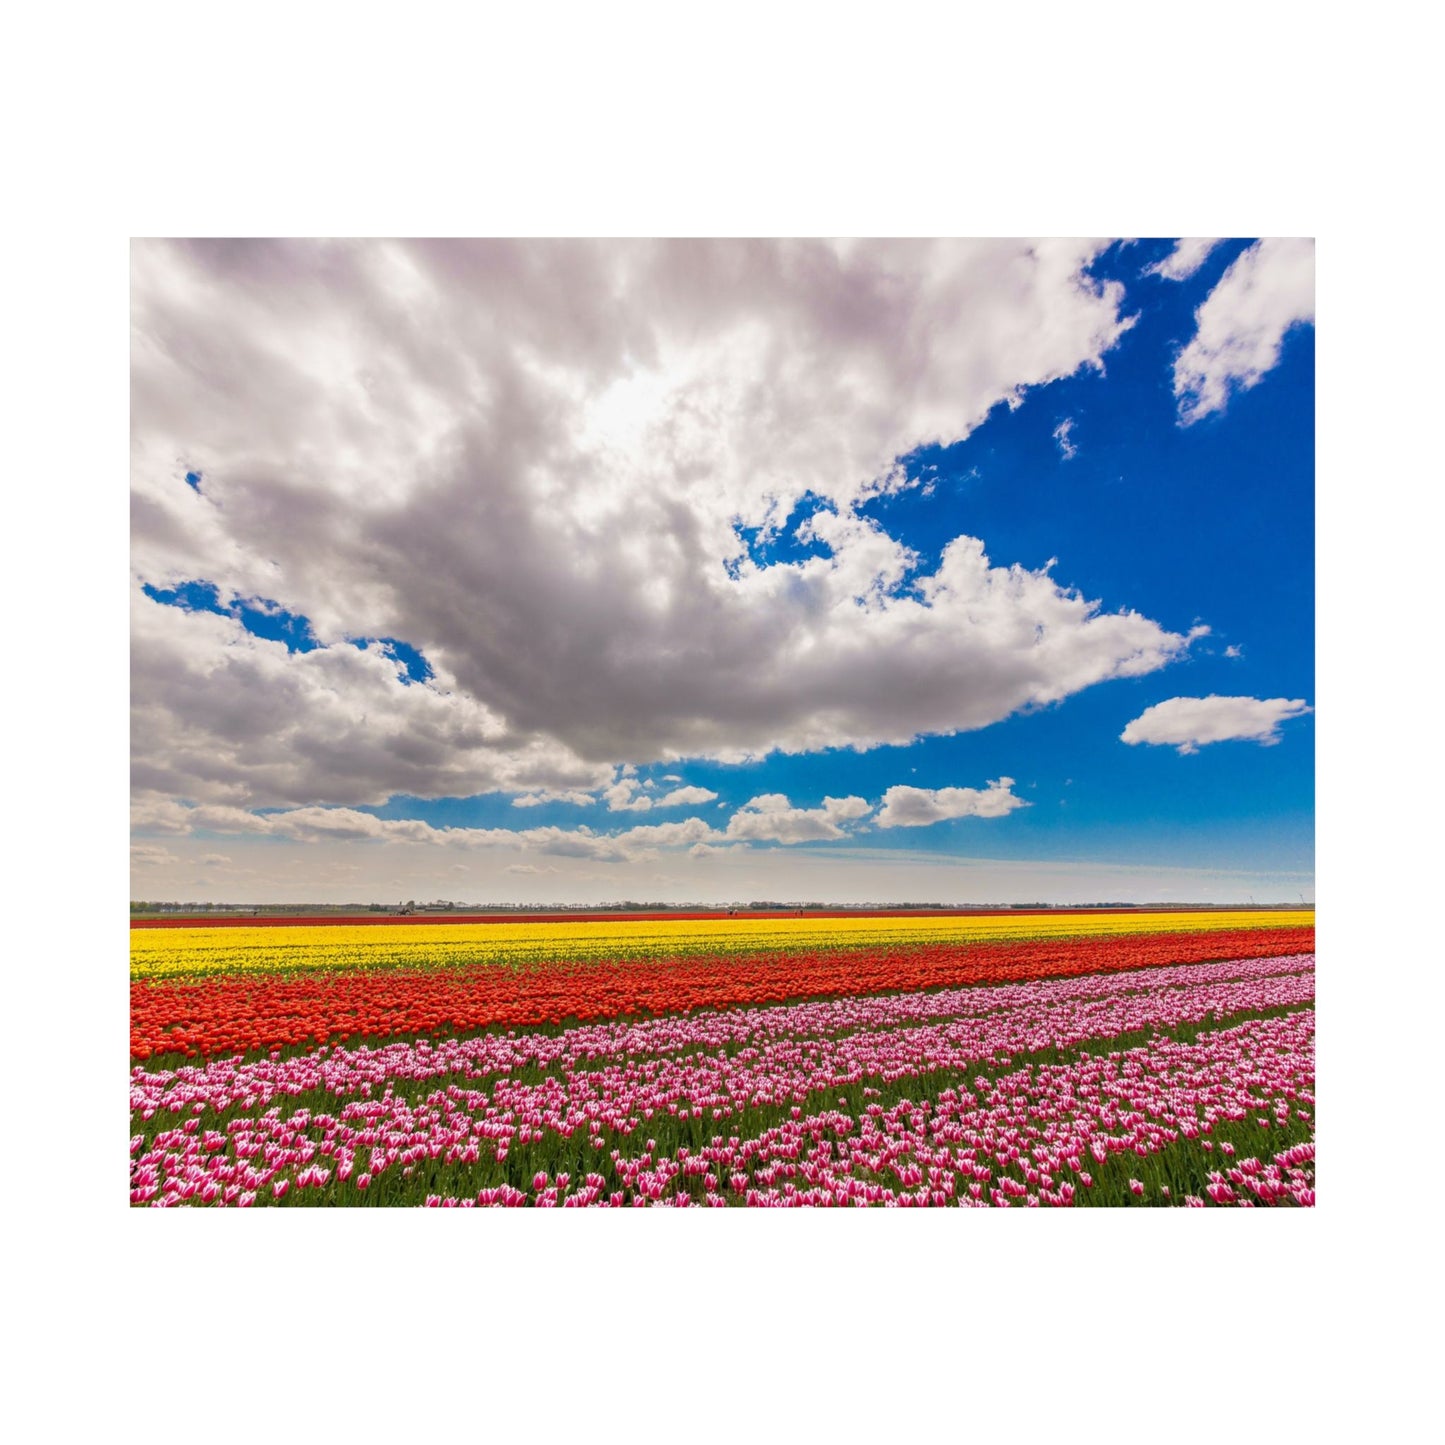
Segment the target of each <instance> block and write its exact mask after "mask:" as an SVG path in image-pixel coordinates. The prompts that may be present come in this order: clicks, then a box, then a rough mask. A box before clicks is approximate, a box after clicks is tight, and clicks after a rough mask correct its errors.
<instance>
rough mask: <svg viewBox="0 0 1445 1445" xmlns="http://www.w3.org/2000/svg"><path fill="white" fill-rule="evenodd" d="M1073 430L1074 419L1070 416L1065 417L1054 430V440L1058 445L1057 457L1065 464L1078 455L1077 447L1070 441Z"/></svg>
mask: <svg viewBox="0 0 1445 1445" xmlns="http://www.w3.org/2000/svg"><path fill="white" fill-rule="evenodd" d="M1073 430H1074V419H1073V417H1071V416H1066V417H1065V418H1064V419H1063V421H1061V422H1060V423H1059V424H1058V426H1056V427H1055V428H1054V440H1055V441H1056V442H1058V444H1059V455H1060V456H1061V457H1063V459H1064V460H1065V461H1066V462H1071V461H1073V459H1074V458H1075V457H1076V456H1078V454H1079V449H1078V447H1076V446H1075V445H1074V443H1073V442H1072V441H1071V440H1070V437H1071V435H1072V433H1073Z"/></svg>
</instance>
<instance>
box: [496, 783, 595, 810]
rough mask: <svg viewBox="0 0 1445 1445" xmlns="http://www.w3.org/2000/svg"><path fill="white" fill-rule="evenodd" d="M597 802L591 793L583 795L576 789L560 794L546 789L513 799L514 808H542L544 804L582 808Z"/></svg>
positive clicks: (564, 790) (569, 789)
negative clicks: (563, 804) (570, 805)
mask: <svg viewBox="0 0 1445 1445" xmlns="http://www.w3.org/2000/svg"><path fill="white" fill-rule="evenodd" d="M596 801H597V799H596V798H594V797H593V796H592V794H591V793H583V792H580V791H579V790H578V789H576V788H564V789H562V790H561V791H560V792H548V791H546V790H545V789H544V790H543V791H541V792H538V793H523V794H522V795H521V797H518V798H513V799H512V806H513V807H514V808H540V807H541V806H542V804H543V803H573V804H575V805H576V806H577V807H579V808H582V807H586V806H588V805H589V804H591V803H595V802H596Z"/></svg>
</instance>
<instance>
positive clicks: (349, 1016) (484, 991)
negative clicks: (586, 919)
mask: <svg viewBox="0 0 1445 1445" xmlns="http://www.w3.org/2000/svg"><path fill="white" fill-rule="evenodd" d="M1313 948H1314V929H1313V928H1280V929H1247V930H1239V931H1237V932H1236V931H1220V932H1215V933H1176V934H1136V935H1130V936H1124V937H1110V938H1076V939H1048V940H1033V941H1028V942H1020V943H1004V944H973V945H964V946H960V945H957V944H940V945H932V946H923V947H915V948H906V949H888V950H877V951H873V950H858V949H817V950H810V951H799V952H795V953H762V954H749V955H737V954H719V955H714V956H698V955H690V956H683V957H679V958H677V959H676V960H661V961H648V962H645V963H639V962H636V961H621V962H611V961H596V960H589V961H586V962H579V963H567V964H542V965H538V966H535V967H527V968H521V969H512V968H505V969H504V968H497V967H481V968H473V967H466V968H458V969H455V970H444V971H427V972H402V971H395V972H386V973H372V972H368V971H363V970H349V971H345V972H340V971H338V972H330V971H320V970H318V971H315V972H311V973H308V974H304V975H293V976H283V975H263V976H256V975H232V976H216V977H209V978H206V979H204V980H200V981H196V982H173V981H157V980H139V981H136V982H133V983H132V985H131V1045H130V1047H131V1056H132V1058H134V1059H139V1060H145V1059H149V1058H151V1057H152V1056H153V1055H156V1054H167V1053H181V1054H183V1055H185V1056H186V1057H187V1058H204V1057H211V1056H214V1055H218V1054H226V1053H237V1052H246V1051H248V1050H253V1049H270V1048H277V1047H282V1046H286V1045H295V1044H305V1043H308V1042H312V1041H314V1042H321V1043H324V1042H326V1041H328V1040H340V1039H345V1038H389V1037H395V1036H400V1035H407V1034H422V1033H429V1032H433V1031H448V1030H455V1031H457V1032H466V1031H470V1030H476V1029H482V1028H487V1027H491V1026H496V1025H502V1026H516V1025H538V1024H556V1023H560V1022H561V1021H562V1020H564V1019H576V1020H596V1019H611V1018H620V1017H628V1016H634V1015H643V1014H668V1013H684V1012H687V1011H688V1010H691V1009H696V1008H708V1007H711V1008H717V1007H730V1006H744V1005H753V1004H764V1003H781V1002H786V1001H787V1000H790V999H800V998H810V997H822V996H829V995H831V996H839V995H843V996H853V995H860V994H872V993H887V992H896V991H905V990H906V991H917V990H923V989H930V988H940V987H956V986H962V985H974V984H993V983H1012V982H1026V981H1029V980H1033V979H1043V978H1067V977H1077V976H1080V975H1083V974H1090V973H1111V972H1117V971H1119V970H1124V969H1137V968H1148V967H1154V966H1158V965H1163V964H1173V963H1197V962H1203V961H1207V960H1210V959H1220V958H1232V957H1239V956H1242V955H1245V954H1247V955H1249V956H1251V957H1256V958H1258V957H1273V956H1278V955H1281V954H1290V953H1303V952H1309V951H1311V950H1313Z"/></svg>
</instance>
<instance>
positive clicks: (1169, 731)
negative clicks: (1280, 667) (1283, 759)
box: [1119, 694, 1314, 753]
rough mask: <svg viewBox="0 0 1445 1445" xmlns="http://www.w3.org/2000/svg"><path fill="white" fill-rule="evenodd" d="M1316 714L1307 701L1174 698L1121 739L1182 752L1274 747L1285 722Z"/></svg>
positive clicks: (1142, 718)
mask: <svg viewBox="0 0 1445 1445" xmlns="http://www.w3.org/2000/svg"><path fill="white" fill-rule="evenodd" d="M1313 710H1314V709H1313V708H1310V707H1306V706H1305V703H1304V700H1303V699H1302V698H1295V699H1293V700H1291V699H1289V698H1283V697H1271V698H1260V697H1218V696H1216V695H1214V694H1211V695H1210V696H1209V697H1171V698H1170V699H1169V700H1168V701H1167V702H1160V703H1155V705H1154V706H1153V707H1151V708H1146V709H1145V710H1144V711H1143V712H1142V713H1141V714H1140V715H1139V716H1138V717H1136V718H1135V719H1134V721H1133V722H1131V723H1130V724H1129V725H1128V727H1126V728H1125V729H1124V731H1123V732H1122V733H1120V734H1119V737H1120V739H1121V741H1123V742H1126V743H1163V744H1168V745H1169V746H1172V747H1177V748H1178V749H1179V751H1180V752H1181V753H1193V752H1197V751H1198V750H1199V749H1200V747H1202V746H1203V745H1204V744H1205V743H1219V742H1229V741H1231V740H1234V739H1242V740H1245V741H1250V742H1257V743H1263V744H1265V745H1266V746H1270V745H1272V744H1274V743H1277V742H1278V741H1279V725H1280V723H1282V722H1284V721H1285V720H1286V719H1288V718H1293V717H1301V716H1303V715H1304V714H1305V713H1307V712H1312V711H1313Z"/></svg>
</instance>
